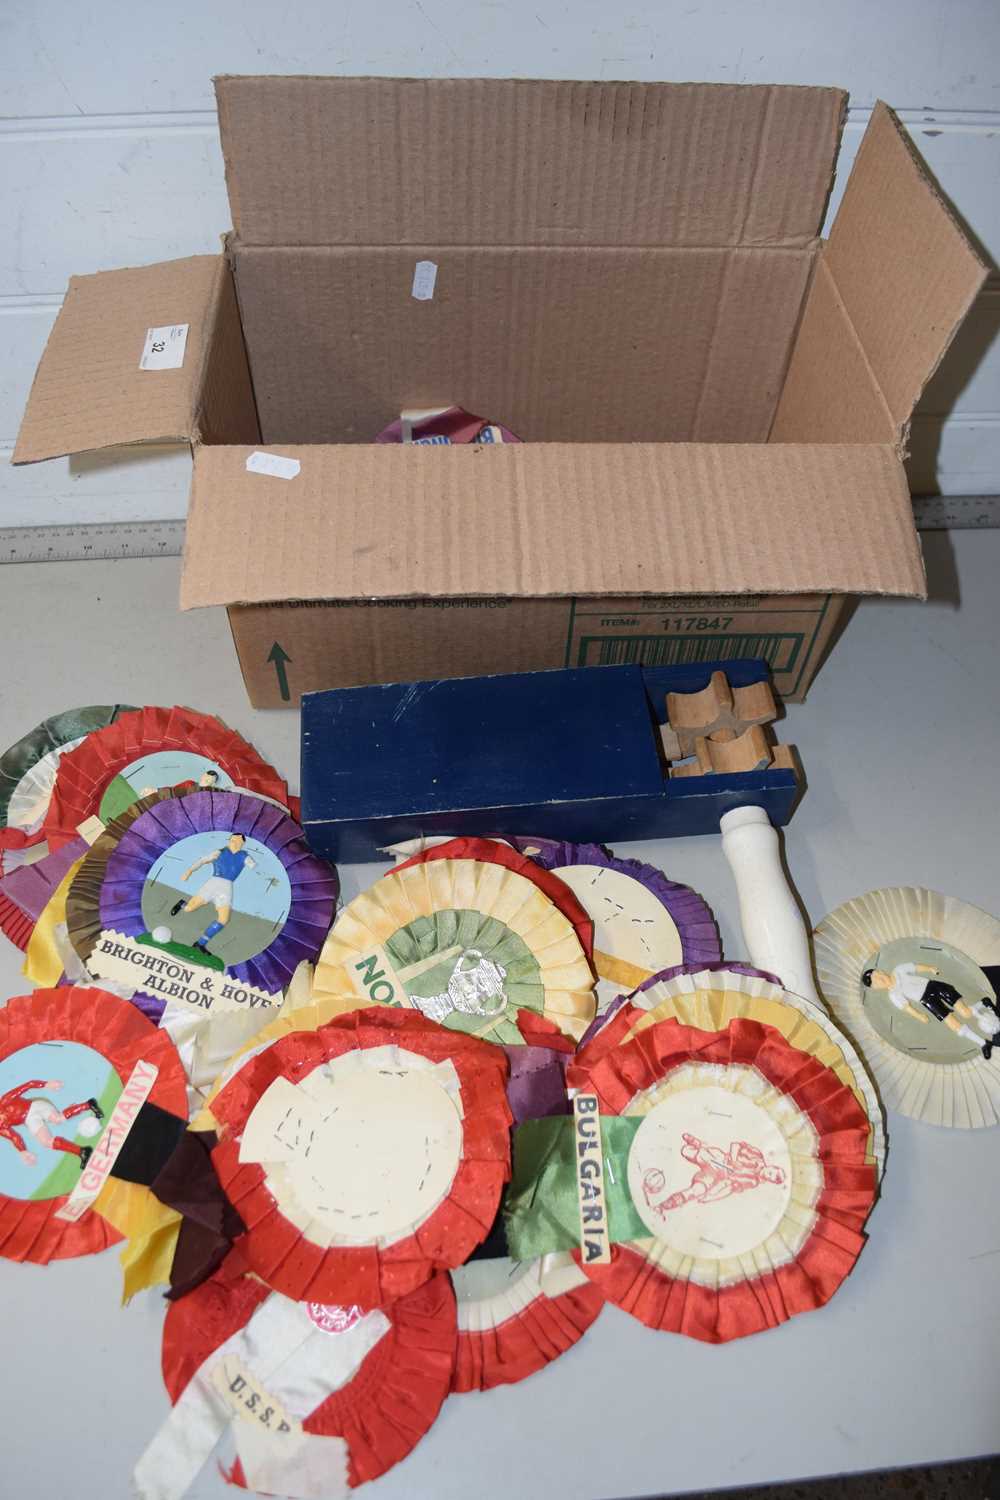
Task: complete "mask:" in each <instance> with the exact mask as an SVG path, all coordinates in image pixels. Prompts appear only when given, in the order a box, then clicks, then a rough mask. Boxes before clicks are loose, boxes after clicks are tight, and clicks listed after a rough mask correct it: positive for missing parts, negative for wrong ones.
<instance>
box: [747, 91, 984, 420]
mask: <svg viewBox="0 0 1000 1500" xmlns="http://www.w3.org/2000/svg"><path fill="white" fill-rule="evenodd" d="M987 274H988V267H987V265H986V264H985V263H984V261H983V260H982V259H981V257H980V256H979V254H978V252H977V251H976V250H975V248H974V247H973V245H972V244H971V242H970V240H969V237H968V235H967V234H966V233H965V231H964V229H963V228H962V227H961V225H960V224H959V222H958V220H957V219H956V217H955V215H954V214H953V213H952V211H951V209H950V208H949V206H948V204H947V203H946V202H945V200H944V198H943V197H942V195H941V193H940V192H939V190H938V188H937V186H936V184H935V183H934V182H933V180H932V179H931V177H930V175H929V173H928V171H927V168H926V167H925V166H924V164H923V162H922V161H921V160H920V158H919V156H918V155H917V153H916V151H915V150H914V148H913V145H912V143H911V141H910V138H909V136H908V135H907V133H906V131H905V130H904V129H903V127H902V125H901V124H900V122H899V120H898V119H897V118H896V116H895V115H894V114H893V112H892V110H891V109H889V107H888V106H887V105H885V104H881V103H880V104H877V105H876V106H875V109H874V110H873V112H872V118H871V122H870V124H869V126H868V129H867V130H866V131H865V135H864V139H863V140H862V142H861V146H860V148H859V150H858V155H857V158H856V160H855V163H854V167H853V169H852V171H851V175H850V178H849V179H848V183H847V187H846V189H845V192H844V197H843V200H842V202H841V205H840V208H839V210H838V213H837V217H836V220H835V221H834V225H833V228H832V230H831V232H830V239H829V242H828V244H827V245H826V246H825V247H824V250H823V254H822V256H821V258H820V262H819V264H818V266H817V270H816V275H815V278H814V281H813V285H812V289H811V291H810V295H809V301H808V303H807V306H806V310H805V314H804V316H803V320H802V324H801V327H800V330H799V336H798V339H797V341H796V346H795V350H794V352H793V355H792V360H791V363H790V366H789V370H788V375H787V377H786V380H785V385H784V390H783V392H782V397H781V401H780V404H779V407H778V412H777V415H776V418H775V423H774V427H773V430H772V434H771V436H772V440H780V441H792V442H865V441H870V440H871V439H872V438H877V437H879V436H881V435H883V434H884V435H885V436H886V438H887V439H892V438H894V439H895V440H897V441H900V442H905V441H906V437H907V432H908V428H909V422H910V417H911V416H912V414H913V409H914V407H915V406H916V404H917V401H918V400H919V399H920V395H921V392H922V391H923V389H924V387H925V385H926V384H927V382H928V380H929V379H930V377H931V375H932V374H933V373H934V371H935V369H936V368H937V366H938V364H939V362H940V360H941V358H942V357H943V355H944V353H945V351H946V350H947V348H948V346H949V344H950V343H951V341H952V338H953V337H954V335H955V332H956V331H957V329H958V327H959V325H960V324H961V322H962V320H963V318H964V317H965V315H966V313H967V312H968V310H969V307H970V305H971V303H972V300H973V298H974V297H975V295H976V293H977V292H978V291H979V289H980V287H981V286H982V284H983V282H984V280H985V279H986V276H987Z"/></svg>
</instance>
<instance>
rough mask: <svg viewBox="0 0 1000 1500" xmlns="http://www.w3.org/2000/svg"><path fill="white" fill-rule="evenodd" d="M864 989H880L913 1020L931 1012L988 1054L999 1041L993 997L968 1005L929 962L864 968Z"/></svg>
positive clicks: (927, 1016) (926, 1017) (998, 1016)
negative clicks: (887, 967)
mask: <svg viewBox="0 0 1000 1500" xmlns="http://www.w3.org/2000/svg"><path fill="white" fill-rule="evenodd" d="M861 983H862V984H863V985H864V986H865V987H866V989H872V990H884V991H885V992H886V997H887V999H888V1000H889V1001H890V1003H891V1004H892V1005H894V1006H895V1007H896V1009H897V1010H901V1011H903V1012H905V1014H906V1015H908V1016H912V1017H913V1018H914V1020H916V1021H923V1022H927V1021H929V1020H930V1018H931V1016H933V1017H934V1019H935V1020H936V1021H943V1022H944V1024H945V1026H947V1027H948V1030H949V1031H953V1032H954V1033H955V1035H956V1036H960V1037H964V1038H965V1040H966V1041H969V1042H973V1043H974V1044H975V1045H976V1046H977V1047H981V1048H982V1053H983V1056H984V1057H986V1058H988V1057H990V1056H991V1055H992V1053H993V1048H994V1046H996V1045H1000V1013H998V1009H997V1002H996V998H995V996H994V997H985V996H984V997H983V999H981V1000H977V1001H975V1002H974V1003H973V1004H972V1005H970V1004H969V1002H968V1001H967V1000H964V999H963V998H962V996H961V994H960V993H959V991H958V990H956V989H955V987H954V985H951V984H948V983H947V981H946V980H943V979H942V978H941V971H940V969H935V968H933V967H932V965H930V964H914V963H902V964H897V965H896V966H895V968H893V969H866V970H865V972H864V973H863V974H862V976H861Z"/></svg>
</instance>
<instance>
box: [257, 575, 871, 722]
mask: <svg viewBox="0 0 1000 1500" xmlns="http://www.w3.org/2000/svg"><path fill="white" fill-rule="evenodd" d="M843 602H844V601H843V599H840V598H836V597H833V596H831V595H829V594H822V595H816V594H813V595H801V596H799V595H794V594H793V595H784V594H780V595H770V596H767V595H760V594H740V595H728V596H727V595H690V594H688V595H678V596H673V597H656V596H653V595H646V596H643V597H642V598H624V597H622V596H615V597H610V598H598V597H589V596H588V597H587V598H580V599H576V598H550V599H514V598H509V599H499V598H482V599H468V598H466V599H444V598H443V599H426V598H423V599H370V600H345V601H343V602H338V601H329V600H327V601H324V602H322V603H309V602H308V601H305V602H298V603H296V602H292V601H287V602H285V603H282V604H242V605H236V606H234V607H233V608H231V609H230V611H229V619H230V624H231V626H232V631H233V639H234V641H235V643H236V649H237V653H238V655H239V659H240V667H241V670H242V672H243V676H244V679H245V681H246V683H247V689H248V691H249V692H250V693H251V696H252V698H253V702H254V704H255V705H256V706H257V707H258V708H283V707H287V706H288V705H289V704H290V703H295V702H297V701H298V699H299V697H300V696H301V695H302V694H303V693H308V692H315V691H317V690H318V685H319V684H320V683H322V684H323V686H324V687H353V686H355V685H356V684H358V683H366V682H409V681H412V680H413V678H414V673H415V672H416V670H417V667H416V663H420V664H421V667H420V670H425V671H429V672H431V673H434V674H440V675H441V676H447V677H451V676H483V675H488V674H489V673H491V672H493V671H495V669H496V664H497V662H502V663H503V669H504V671H505V672H537V671H542V670H544V669H545V668H548V667H563V666H565V667H596V666H625V665H630V664H632V663H639V662H641V663H642V664H643V665H645V666H656V667H660V666H677V665H685V664H688V663H699V662H707V661H734V660H736V659H737V658H746V657H761V658H763V659H764V660H765V661H767V662H768V664H769V666H770V668H771V675H772V679H773V682H774V686H775V688H776V690H777V691H778V692H779V693H780V694H781V696H782V697H783V698H785V699H786V700H787V701H789V702H792V701H795V700H796V699H798V698H800V697H801V696H802V694H803V692H804V691H805V685H806V684H807V683H808V682H809V681H810V680H811V679H812V677H813V675H814V674H815V671H816V668H817V667H818V665H819V663H820V661H821V660H822V658H823V655H824V652H825V650H826V648H827V645H828V643H829V640H830V637H831V634H832V632H833V630H834V628H835V627H836V624H837V622H838V619H839V616H840V612H841V607H842V605H843Z"/></svg>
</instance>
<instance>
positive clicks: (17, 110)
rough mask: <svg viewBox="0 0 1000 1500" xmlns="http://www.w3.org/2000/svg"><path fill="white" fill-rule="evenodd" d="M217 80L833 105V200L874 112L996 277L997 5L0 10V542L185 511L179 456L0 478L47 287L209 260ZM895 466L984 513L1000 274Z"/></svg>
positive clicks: (997, 371) (449, 1) (998, 356)
mask: <svg viewBox="0 0 1000 1500" xmlns="http://www.w3.org/2000/svg"><path fill="white" fill-rule="evenodd" d="M222 72H246V73H267V72H282V73H387V74H391V73H402V74H408V75H426V74H438V75H452V76H460V75H494V76H510V75H523V76H535V77H556V78H594V77H596V78H637V79H704V80H718V81H724V82H741V83H744V82H750V83H756V82H778V83H822V84H839V85H842V86H844V87H846V88H849V89H850V92H851V106H852V107H851V113H850V117H849V123H848V127H847V131H846V136H845V143H844V150H843V154H842V170H841V173H840V182H841V183H842V181H843V177H844V169H846V168H847V167H848V166H849V164H850V160H851V159H852V158H853V154H854V151H855V150H856V148H857V143H858V141H859V139H860V136H861V132H862V131H863V129H864V125H865V123H866V120H867V116H868V110H869V108H870V106H871V104H872V103H873V102H874V100H875V99H876V98H880V97H881V98H884V99H887V100H888V101H889V103H891V104H892V105H894V106H895V107H896V108H897V109H898V110H900V111H901V113H902V115H903V118H904V119H905V121H906V123H907V125H908V127H909V128H910V130H911V132H912V134H913V136H914V139H915V140H916V142H917V144H918V146H919V147H920V150H921V151H922V153H923V154H924V156H925V157H926V159H927V160H928V162H929V163H930V165H931V167H932V168H933V169H934V171H935V172H936V173H937V174H938V177H939V178H940V181H941V183H942V184H943V186H944V188H945V190H946V191H947V192H948V193H949V194H950V196H951V198H952V200H953V202H954V204H955V206H956V207H957V209H958V210H959V212H960V213H961V214H962V216H963V217H964V218H965V220H966V221H967V222H968V223H969V225H970V226H971V227H972V229H973V230H974V232H975V233H976V235H977V237H978V238H979V240H980V242H981V244H982V245H983V246H984V247H985V248H986V250H987V251H988V252H989V253H990V255H991V256H992V258H993V260H994V262H998V261H1000V3H997V0H840V3H839V4H837V3H832V0H757V3H751V0H637V3H633V4H626V5H625V6H623V7H621V8H616V7H608V6H607V5H606V4H605V3H603V0H602V3H598V0H408V3H407V0H345V3H339V4H338V3H326V4H324V3H322V0H296V3H295V4H293V5H278V4H276V3H274V0H168V3H167V4H162V5H155V6H154V5H153V4H151V3H149V0H89V3H88V0H4V3H3V5H2V6H0V109H2V111H3V117H2V118H0V526H2V525H4V524H8V525H12V524H19V523H22V522H27V521H33V520H34V521H52V520H57V519H66V518H68V517H72V518H73V519H95V520H97V519H107V518H114V517H119V516H138V515H145V516H157V515H159V516H166V515H178V514H182V513H183V507H184V500H185V495H186V483H185V479H184V471H185V466H184V464H183V462H179V461H178V459H177V456H176V455H170V454H167V455H165V456H162V457H157V456H156V455H149V454H146V455H143V456H142V457H141V458H140V457H135V458H133V460H132V461H131V462H130V463H128V464H126V465H125V466H124V467H122V466H121V465H119V464H117V463H110V462H108V461H107V460H106V459H104V460H98V461H95V460H90V461H87V460H75V461H67V460H61V461H57V462H55V463H52V464H47V465H42V466H37V467H36V468H35V469H34V470H31V471H25V470H11V468H10V466H9V463H8V462H7V460H8V459H9V454H10V449H11V446H12V444H13V439H14V435H15V433H16V430H17V424H18V421H19V419H20V413H21V410H22V407H23V404H24V400H25V397H26V394H27V390H28V386H29V384H30V381H31V376H32V373H33V371H34V368H35V364H36V362H37V359H38V356H39V354H40V352H41V350H42V347H43V345H44V342H45V338H46V336H47V333H48V330H49V328H50V327H51V324H52V320H53V318H54V316H55V313H56V310H57V309H58V306H59V302H60V299H61V296H62V293H63V290H64V287H65V283H66V279H67V277H68V275H69V274H70V273H71V272H84V271H94V270H100V269H105V268H108V267H113V266H118V265H130V264H131V265H137V264H143V263H146V262H149V261H155V260H161V259H164V258H166V257H169V256H174V255H187V254H192V253H194V252H198V251H210V250H214V249H215V248H217V246H218V236H219V233H220V231H222V230H224V229H225V228H226V227H227V226H228V224H229V211H228V205H227V202H226V194H225V187H224V183H223V177H222V162H221V156H220V152H219V146H218V138H217V133H216V123H215V113H214V107H213V105H214V101H213V95H212V88H211V77H212V75H213V74H215V73H222ZM835 198H836V194H835ZM914 452H915V462H914V478H915V481H916V484H917V487H919V488H922V489H926V488H928V487H930V488H933V487H934V483H935V480H937V481H938V482H939V483H940V487H941V488H942V489H943V490H944V491H945V492H949V493H952V494H958V493H970V492H976V493H992V492H1000V275H998V276H997V277H996V278H994V280H993V281H992V282H991V284H990V285H989V287H988V289H987V291H986V292H985V293H984V295H983V297H982V298H981V300H980V303H979V304H978V305H977V308H976V309H975V313H974V315H973V320H972V322H971V324H970V326H969V328H968V329H967V330H966V332H965V333H964V335H963V337H962V340H961V348H960V349H959V350H958V351H957V352H956V353H954V354H953V356H951V357H949V360H948V361H947V363H946V365H945V366H943V367H942V370H941V371H940V372H939V376H938V378H937V379H936V380H935V382H934V384H933V386H932V388H931V390H930V391H929V392H928V393H927V396H926V397H925V400H924V403H923V405H922V408H921V415H920V417H919V418H918V421H917V423H916V424H915V428H914Z"/></svg>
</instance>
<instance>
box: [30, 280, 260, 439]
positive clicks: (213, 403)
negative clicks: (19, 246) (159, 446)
mask: <svg viewBox="0 0 1000 1500" xmlns="http://www.w3.org/2000/svg"><path fill="white" fill-rule="evenodd" d="M174 323H187V324H188V325H189V328H188V336H187V344H186V347H185V350H184V363H183V365H182V366H181V368H180V369H179V370H143V369H141V368H140V366H139V360H140V356H141V355H142V350H143V344H144V342H145V339H146V331H147V329H149V328H159V327H163V326H165V325H167V324H174ZM238 433H239V434H242V437H241V438H240V439H238V440H240V441H243V442H252V441H254V439H255V438H256V437H257V435H258V426H257V419H256V413H255V409H254V401H253V391H252V389H251V386H250V378H249V372H248V370H247V362H246V354H245V352H244V348H243V338H242V333H241V331H240V324H239V315H238V312H237V308H236V301H235V297H234V294H233V285H232V277H231V276H230V274H229V269H228V267H227V265H226V263H225V260H224V259H223V258H222V257H221V256H218V255H193V256H190V257H189V258H188V259H187V260H174V261H166V262H163V263H162V264H160V265H154V266H141V267H137V268H134V269H131V270H124V271H99V272H98V273H97V274H96V275H92V276H74V277H73V278H72V279H71V281H70V284H69V288H68V290H67V292H66V299H65V301H64V303H63V306H62V309H61V310H60V313H59V316H58V318H57V319H56V322H55V326H54V328H53V330H52V333H51V334H50V336H49V341H48V343H47V344H46V346H45V352H44V354H43V355H42V359H41V363H40V364H39V366H38V370H37V372H36V374H35V379H34V383H33V385H32V387H31V394H30V396H29V398H28V406H27V410H26V412H25V416H24V420H23V422H22V423H21V430H20V432H19V433H18V437H17V444H16V446H15V449H14V462H15V463H16V464H22V463H35V462H36V461H37V460H39V459H43V458H58V457H61V456H62V455H64V454H67V453H82V452H88V451H90V450H91V449H95V448H111V447H117V446H118V445H121V444H128V443H146V442H193V441H195V440H196V439H198V438H203V439H204V440H205V441H206V442H219V441H222V440H223V439H225V440H227V441H229V442H233V441H235V440H237V434H238Z"/></svg>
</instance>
